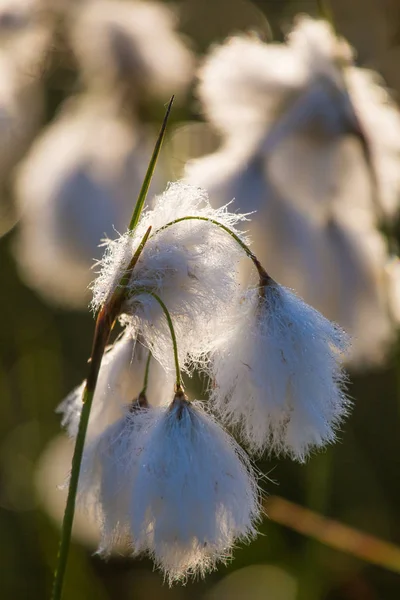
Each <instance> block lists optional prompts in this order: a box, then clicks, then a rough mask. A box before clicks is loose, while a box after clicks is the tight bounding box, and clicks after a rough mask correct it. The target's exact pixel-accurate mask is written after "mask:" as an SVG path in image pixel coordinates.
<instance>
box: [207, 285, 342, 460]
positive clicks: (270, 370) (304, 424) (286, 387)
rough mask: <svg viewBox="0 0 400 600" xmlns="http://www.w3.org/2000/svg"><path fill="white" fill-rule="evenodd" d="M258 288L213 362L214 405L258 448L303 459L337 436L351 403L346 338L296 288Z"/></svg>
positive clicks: (243, 303) (245, 301)
mask: <svg viewBox="0 0 400 600" xmlns="http://www.w3.org/2000/svg"><path fill="white" fill-rule="evenodd" d="M264 290H265V291H264V297H259V291H258V290H250V291H249V292H248V293H247V294H246V295H245V296H244V297H243V298H242V300H241V302H240V304H239V305H238V306H237V311H236V314H235V315H234V316H233V319H232V325H231V328H230V329H227V333H226V339H225V342H224V343H223V344H222V345H221V346H220V347H219V348H217V350H216V352H215V353H214V356H213V357H212V366H211V373H212V377H213V385H212V389H211V400H212V402H213V404H214V406H215V408H216V410H217V412H218V413H219V414H220V415H221V416H222V418H223V419H224V420H225V421H227V422H228V423H230V424H232V425H238V426H239V428H240V432H241V434H242V436H243V439H244V440H245V441H246V443H247V444H248V446H249V447H250V448H251V450H252V451H255V452H258V451H263V450H265V449H267V450H268V451H276V452H278V453H285V454H289V455H290V456H292V457H293V458H296V459H298V460H301V461H302V460H304V458H305V456H306V455H307V454H308V452H310V451H311V450H312V449H313V448H318V447H321V446H323V445H325V444H327V443H329V442H332V441H333V440H334V439H335V431H336V429H337V427H338V425H339V424H340V422H341V420H342V418H343V416H344V415H345V414H346V412H347V408H348V406H349V403H348V400H347V399H346V396H345V394H344V391H343V383H344V381H345V378H344V375H343V372H342V370H341V362H342V360H343V355H344V352H345V350H346V348H347V337H346V334H345V333H344V332H343V331H342V330H341V329H340V328H339V327H338V326H336V325H334V324H332V323H330V322H329V321H328V320H327V319H325V318H324V317H323V316H322V315H321V314H320V313H318V312H317V311H316V310H314V309H313V308H311V307H310V306H308V305H307V304H305V303H304V302H303V301H302V300H301V299H300V298H298V297H297V296H296V295H295V294H294V293H293V292H291V291H290V290H288V289H286V288H284V287H282V286H279V285H277V284H271V285H268V286H267V287H265V288H264Z"/></svg>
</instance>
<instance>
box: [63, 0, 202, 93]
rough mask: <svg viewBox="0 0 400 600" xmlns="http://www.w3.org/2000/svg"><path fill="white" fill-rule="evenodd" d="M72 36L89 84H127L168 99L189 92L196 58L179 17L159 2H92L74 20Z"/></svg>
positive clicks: (130, 87)
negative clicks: (182, 32) (178, 28)
mask: <svg viewBox="0 0 400 600" xmlns="http://www.w3.org/2000/svg"><path fill="white" fill-rule="evenodd" d="M70 39H71V44H72V47H73V49H74V51H75V53H76V56H77V59H78V62H79V64H80V67H81V69H82V71H83V75H84V78H85V80H86V82H87V83H88V85H89V86H91V87H93V86H95V87H96V86H97V87H98V86H100V87H101V88H104V86H106V87H108V88H110V87H111V88H112V87H113V86H115V85H122V86H123V87H124V88H129V89H132V91H133V96H134V97H135V95H137V94H138V93H139V92H140V91H143V90H145V91H146V92H147V93H148V94H150V95H155V96H156V97H160V98H162V99H165V97H166V96H168V95H170V94H172V93H173V94H179V93H180V92H182V91H184V90H185V88H186V86H187V85H188V83H189V82H190V80H191V78H192V74H193V63H194V59H193V56H192V53H191V52H190V51H189V49H188V48H187V46H186V44H185V42H184V40H183V38H181V37H180V36H179V35H178V33H177V32H176V19H175V17H174V14H173V13H172V11H171V10H170V8H168V7H167V6H165V5H163V4H161V3H157V2H120V1H115V2H112V1H110V0H99V1H89V2H86V3H84V5H83V6H82V7H80V8H78V9H77V11H76V12H75V15H74V18H73V19H72V20H71V26H70Z"/></svg>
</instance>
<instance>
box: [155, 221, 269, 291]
mask: <svg viewBox="0 0 400 600" xmlns="http://www.w3.org/2000/svg"><path fill="white" fill-rule="evenodd" d="M193 220H194V221H206V222H208V223H212V224H213V225H216V226H217V227H219V228H220V229H223V230H224V231H225V232H226V233H227V234H228V235H230V236H231V237H232V238H233V239H234V240H235V242H237V243H238V244H239V246H240V247H241V248H242V250H244V252H245V253H246V255H247V256H248V257H249V258H250V259H251V260H252V261H253V264H254V266H255V268H256V269H257V272H258V274H259V276H260V281H261V282H262V283H263V285H268V284H270V283H272V282H273V279H272V277H270V276H269V275H268V273H267V271H266V270H265V269H264V267H263V266H262V264H261V263H260V261H259V260H258V258H257V257H256V255H255V254H253V252H252V251H251V250H250V248H249V246H248V245H247V244H245V242H244V241H243V240H241V239H240V237H239V236H238V235H237V234H236V233H235V232H234V231H232V229H229V227H227V226H226V225H224V224H223V223H220V222H219V221H216V220H215V219H211V217H200V216H190V215H189V216H186V217H180V218H179V219H175V220H174V221H170V222H169V223H167V224H166V225H163V227H160V229H157V231H155V232H154V233H153V236H154V235H156V234H157V233H159V232H160V231H163V230H164V229H167V228H168V227H171V225H175V224H176V223H181V222H182V221H193Z"/></svg>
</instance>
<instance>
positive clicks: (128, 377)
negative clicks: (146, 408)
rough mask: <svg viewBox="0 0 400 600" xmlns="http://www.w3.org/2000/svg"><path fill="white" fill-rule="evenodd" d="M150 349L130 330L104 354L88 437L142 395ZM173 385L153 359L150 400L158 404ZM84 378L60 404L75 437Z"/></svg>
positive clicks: (63, 423)
mask: <svg viewBox="0 0 400 600" xmlns="http://www.w3.org/2000/svg"><path fill="white" fill-rule="evenodd" d="M147 356H148V351H146V349H145V348H144V347H143V346H142V344H141V343H140V342H139V341H137V340H136V339H135V338H134V337H132V335H131V334H127V333H125V334H124V336H123V337H122V338H121V339H120V340H119V341H117V342H115V343H114V345H113V346H112V347H111V348H110V349H109V350H108V351H107V352H106V353H105V354H104V356H103V359H102V362H101V366H100V372H99V377H98V381H97V385H96V390H95V394H94V398H93V403H92V408H91V411H90V418H89V425H88V431H87V440H90V439H92V438H94V437H96V436H97V435H99V434H101V433H102V432H103V431H104V430H105V429H106V428H107V427H108V426H109V425H111V424H112V423H114V422H115V421H116V420H117V419H119V418H120V417H121V416H122V415H123V414H124V412H125V409H126V406H127V405H130V404H131V403H132V402H133V401H134V400H135V399H136V398H137V396H138V395H139V393H140V392H141V390H142V387H143V379H144V373H145V366H146V361H147ZM173 386H174V380H173V378H172V377H171V376H170V375H169V374H167V373H166V372H165V371H164V369H163V368H162V367H161V366H160V364H159V363H158V362H157V361H156V360H155V359H153V358H152V359H151V362H150V370H149V382H148V389H147V394H146V395H147V398H148V401H149V403H150V404H154V405H157V404H158V402H159V399H160V398H161V397H162V395H163V394H164V395H166V396H167V397H168V392H170V393H172V391H173ZM84 387H85V382H83V383H82V384H81V385H80V386H79V387H77V388H76V389H75V390H73V391H72V392H71V393H70V394H69V395H68V396H67V398H66V399H65V400H64V401H63V402H62V403H61V404H60V406H59V407H58V409H57V410H58V412H61V413H62V414H63V418H62V425H63V426H65V427H66V428H67V430H68V433H69V435H70V436H71V437H74V438H75V437H76V435H77V432H78V427H79V420H80V416H81V412H82V394H83V390H84Z"/></svg>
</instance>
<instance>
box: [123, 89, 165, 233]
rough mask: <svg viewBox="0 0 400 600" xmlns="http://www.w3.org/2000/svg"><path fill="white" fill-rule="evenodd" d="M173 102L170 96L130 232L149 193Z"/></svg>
mask: <svg viewBox="0 0 400 600" xmlns="http://www.w3.org/2000/svg"><path fill="white" fill-rule="evenodd" d="M173 101H174V96H172V98H171V100H170V101H169V104H168V107H167V110H166V113H165V116H164V120H163V122H162V125H161V129H160V132H159V134H158V138H157V141H156V144H155V146H154V150H153V154H152V155H151V159H150V162H149V166H148V167H147V171H146V175H145V178H144V180H143V184H142V187H141V190H140V192H139V196H138V199H137V201H136V205H135V209H134V211H133V215H132V218H131V222H130V223H129V229H130V230H131V231H133V230H134V229H135V227H136V225H137V224H138V221H139V218H140V214H141V212H142V210H143V205H144V202H145V200H146V196H147V192H148V191H149V187H150V183H151V179H152V177H153V173H154V169H155V167H156V163H157V159H158V155H159V154H160V150H161V146H162V143H163V140H164V136H165V131H166V128H167V122H168V118H169V115H170V112H171V108H172V104H173Z"/></svg>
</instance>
